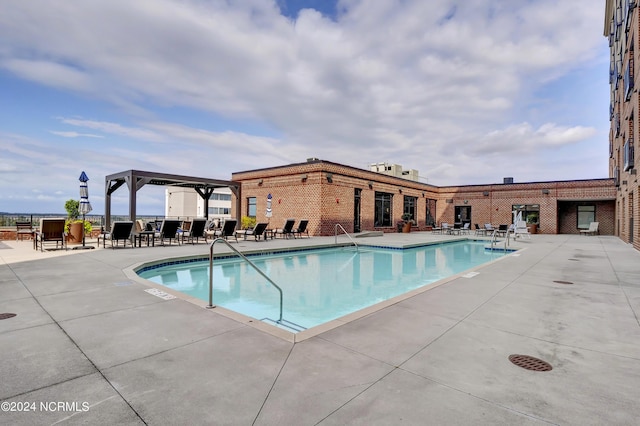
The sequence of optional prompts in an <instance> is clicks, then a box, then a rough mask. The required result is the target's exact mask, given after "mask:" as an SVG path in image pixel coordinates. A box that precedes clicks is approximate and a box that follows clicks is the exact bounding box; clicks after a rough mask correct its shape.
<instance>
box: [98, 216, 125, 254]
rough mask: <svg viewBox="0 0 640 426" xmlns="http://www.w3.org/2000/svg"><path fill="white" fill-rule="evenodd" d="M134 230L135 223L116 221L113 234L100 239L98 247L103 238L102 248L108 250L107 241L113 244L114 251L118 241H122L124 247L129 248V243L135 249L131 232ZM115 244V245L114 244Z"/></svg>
mask: <svg viewBox="0 0 640 426" xmlns="http://www.w3.org/2000/svg"><path fill="white" fill-rule="evenodd" d="M132 230H133V222H131V221H126V220H122V221H116V222H113V225H112V226H111V232H109V233H106V234H102V235H100V236H99V237H98V245H100V238H102V247H103V248H106V246H107V240H109V241H110V242H111V248H112V249H114V248H116V247H117V245H118V241H122V245H123V247H127V241H128V242H129V244H131V248H133V243H132V241H131V231H132ZM114 242H115V244H114Z"/></svg>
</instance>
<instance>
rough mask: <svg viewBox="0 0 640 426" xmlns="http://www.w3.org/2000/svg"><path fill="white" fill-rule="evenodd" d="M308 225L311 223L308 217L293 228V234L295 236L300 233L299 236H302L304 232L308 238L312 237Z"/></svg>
mask: <svg viewBox="0 0 640 426" xmlns="http://www.w3.org/2000/svg"><path fill="white" fill-rule="evenodd" d="M307 225H309V221H308V220H307V219H304V220H301V221H300V225H298V227H297V228H296V229H293V230H292V231H291V232H292V233H293V236H294V237H295V236H296V234H298V236H299V237H300V238H302V234H307V238H311V237H310V236H309V230H308V229H307Z"/></svg>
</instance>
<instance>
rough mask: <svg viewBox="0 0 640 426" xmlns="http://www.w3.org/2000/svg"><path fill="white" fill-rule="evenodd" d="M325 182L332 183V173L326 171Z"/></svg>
mask: <svg viewBox="0 0 640 426" xmlns="http://www.w3.org/2000/svg"><path fill="white" fill-rule="evenodd" d="M326 177H327V182H329V183H333V173H327V175H326Z"/></svg>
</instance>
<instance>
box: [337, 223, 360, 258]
mask: <svg viewBox="0 0 640 426" xmlns="http://www.w3.org/2000/svg"><path fill="white" fill-rule="evenodd" d="M338 228H340V229H342V232H344V235H346V236H347V237H348V238H349V239H350V240H351V242H352V243H353V245H354V246H356V251H360V248H359V247H358V243H356V242H355V241H353V238H351V235H349V233H348V232H347V231H346V230H345V229H344V227H343V226H342V225H340V224H339V223H336V226H335V227H334V239H335V240H334V242H335V244H338Z"/></svg>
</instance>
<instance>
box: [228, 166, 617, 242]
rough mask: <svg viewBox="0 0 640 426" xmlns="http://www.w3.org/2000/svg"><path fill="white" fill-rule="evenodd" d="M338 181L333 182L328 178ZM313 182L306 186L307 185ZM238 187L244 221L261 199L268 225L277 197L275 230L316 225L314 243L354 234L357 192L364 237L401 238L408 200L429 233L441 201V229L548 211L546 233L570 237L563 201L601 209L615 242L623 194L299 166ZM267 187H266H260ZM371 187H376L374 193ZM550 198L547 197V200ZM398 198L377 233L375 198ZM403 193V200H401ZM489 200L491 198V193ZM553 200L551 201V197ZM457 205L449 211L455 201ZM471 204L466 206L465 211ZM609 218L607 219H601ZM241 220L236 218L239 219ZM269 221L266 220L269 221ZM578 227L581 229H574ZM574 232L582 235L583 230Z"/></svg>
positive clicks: (246, 176)
mask: <svg viewBox="0 0 640 426" xmlns="http://www.w3.org/2000/svg"><path fill="white" fill-rule="evenodd" d="M328 174H330V175H331V179H332V182H329V181H328V179H327V175H328ZM305 176H306V179H305V180H303V177H305ZM232 180H234V181H238V182H241V183H242V214H243V215H244V214H246V199H247V197H251V196H255V197H257V212H258V213H257V214H258V221H262V220H264V211H265V209H266V198H267V194H268V193H271V194H272V195H273V205H272V209H273V217H272V218H271V221H270V223H271V224H272V227H278V228H281V227H282V225H283V224H284V221H285V220H286V219H287V218H294V219H296V220H298V221H299V220H300V219H309V220H310V222H309V231H310V234H311V235H333V234H334V229H335V224H336V223H340V224H341V225H342V226H343V227H344V228H345V229H346V230H347V232H353V214H354V212H353V206H354V189H355V188H361V189H362V193H361V230H362V231H368V230H382V231H384V232H396V227H395V223H396V222H397V221H399V220H400V219H401V215H402V211H403V204H404V196H405V195H408V196H413V197H416V198H417V200H418V204H417V213H418V214H417V218H416V219H417V225H418V226H417V227H415V228H414V229H425V225H426V223H425V220H426V200H427V199H429V198H432V199H436V200H437V209H436V214H435V217H436V221H437V222H438V223H440V222H449V223H453V222H455V218H454V210H455V206H470V207H471V221H472V224H475V223H478V224H480V226H482V225H483V224H484V223H492V224H510V223H511V222H512V213H511V212H512V206H513V205H517V204H539V205H540V229H539V232H541V233H546V234H556V233H562V232H565V229H564V228H562V229H561V226H560V224H563V225H562V226H563V227H564V224H568V223H571V218H570V217H567V218H565V217H563V216H562V214H563V213H561V215H559V212H558V207H557V206H558V202H559V201H593V202H597V203H598V210H597V212H598V213H597V214H598V216H597V217H598V219H599V220H600V219H602V220H600V222H601V223H600V230H601V232H600V233H601V234H603V235H606V234H613V232H614V231H613V229H614V224H615V221H614V220H613V219H612V217H613V216H612V214H615V205H614V202H613V201H612V200H613V199H615V196H616V191H615V188H614V186H613V181H612V180H611V179H594V180H579V181H562V182H532V183H514V184H493V185H469V186H455V187H440V188H438V187H435V186H432V185H427V184H424V183H421V182H413V181H409V180H405V179H400V178H395V177H391V176H386V175H382V174H379V173H375V172H370V171H368V170H363V169H357V168H353V167H349V166H344V165H340V164H336V163H331V162H326V161H313V162H308V163H299V164H291V165H288V166H282V167H274V168H269V169H261V170H252V171H246V172H238V173H234V174H233V176H232ZM260 181H262V183H261V184H259V182H260ZM369 184H371V187H369ZM543 190H544V192H543ZM376 191H380V192H387V193H390V194H393V212H392V226H390V227H385V228H375V227H374V226H373V218H374V197H375V192H376ZM400 191H402V192H400ZM485 192H486V193H487V194H488V195H484V193H485ZM547 192H548V193H547ZM448 199H449V200H452V202H450V203H447V202H446V201H447V200H448ZM465 201H466V203H465ZM612 212H614V213H612ZM600 214H602V218H601V217H600ZM233 215H235V213H233ZM261 217H262V218H263V219H261ZM574 223H575V221H574ZM566 232H570V233H574V232H575V229H573V230H569V229H568V228H567V230H566Z"/></svg>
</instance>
